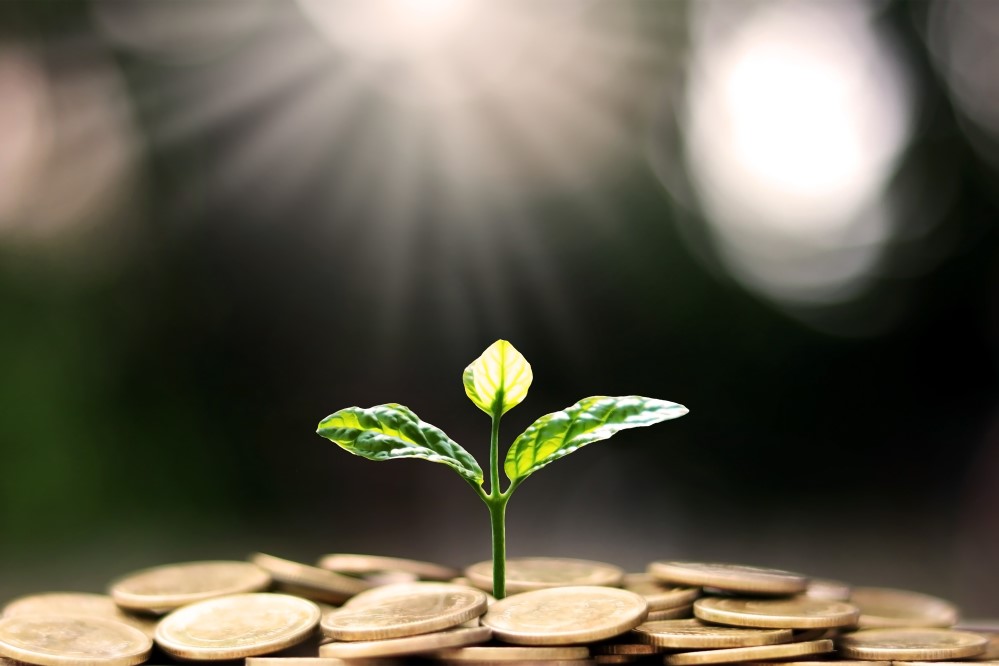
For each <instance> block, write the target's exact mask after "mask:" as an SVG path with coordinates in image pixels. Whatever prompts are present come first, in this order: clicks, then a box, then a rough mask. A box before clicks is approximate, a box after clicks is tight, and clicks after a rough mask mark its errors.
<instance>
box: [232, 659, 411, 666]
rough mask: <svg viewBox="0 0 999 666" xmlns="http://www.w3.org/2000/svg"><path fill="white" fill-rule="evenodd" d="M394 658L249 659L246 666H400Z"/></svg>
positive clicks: (399, 662) (398, 661)
mask: <svg viewBox="0 0 999 666" xmlns="http://www.w3.org/2000/svg"><path fill="white" fill-rule="evenodd" d="M402 663H403V662H401V661H400V660H399V659H392V658H380V659H379V658H375V657H372V658H371V659H337V658H336V657H247V658H246V666H400V665H401V664H402Z"/></svg>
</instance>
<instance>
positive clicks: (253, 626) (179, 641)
mask: <svg viewBox="0 0 999 666" xmlns="http://www.w3.org/2000/svg"><path fill="white" fill-rule="evenodd" d="M319 618H320V612H319V607H318V606H316V605H315V604H314V603H312V602H311V601H308V600H306V599H301V598H299V597H293V596H290V595H287V594H269V593H256V594H235V595H232V596H228V597H220V598H218V599H209V600H207V601H199V602H197V603H193V604H191V605H189V606H184V607H183V608H181V609H178V610H175V611H174V612H172V613H170V614H169V615H167V616H166V617H165V618H163V619H162V620H161V621H160V624H159V627H157V628H156V644H157V645H159V646H160V647H161V648H162V649H163V651H164V652H166V653H168V654H170V655H173V656H174V657H177V658H179V659H194V660H198V661H215V660H219V659H241V658H243V657H251V656H255V655H260V654H267V653H269V652H276V651H277V650H283V649H284V648H287V647H291V646H292V645H296V644H298V643H301V642H302V641H304V640H306V639H308V638H309V637H310V636H311V635H312V634H313V633H314V630H315V628H316V626H317V625H318V624H319Z"/></svg>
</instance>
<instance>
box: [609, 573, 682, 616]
mask: <svg viewBox="0 0 999 666" xmlns="http://www.w3.org/2000/svg"><path fill="white" fill-rule="evenodd" d="M621 587H622V588H624V589H626V590H628V591H629V592H634V593H635V594H640V595H642V596H643V597H645V601H646V603H648V604H649V612H650V613H651V612H653V611H658V610H667V609H671V608H679V607H680V606H688V605H690V604H691V603H693V601H694V599H697V597H699V596H701V590H700V588H696V587H678V586H675V585H667V584H665V583H663V582H661V581H659V580H656V579H655V578H653V577H652V576H651V575H649V574H647V573H640V574H634V573H632V574H625V575H624V580H623V581H622V582H621Z"/></svg>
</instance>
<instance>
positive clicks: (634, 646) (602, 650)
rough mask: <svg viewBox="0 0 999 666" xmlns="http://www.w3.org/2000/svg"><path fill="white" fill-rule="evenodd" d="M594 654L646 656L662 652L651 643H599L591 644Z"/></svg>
mask: <svg viewBox="0 0 999 666" xmlns="http://www.w3.org/2000/svg"><path fill="white" fill-rule="evenodd" d="M590 651H591V652H593V654H626V655H633V656H645V655H650V654H659V653H661V652H662V650H660V649H659V648H658V647H657V646H655V645H651V644H649V643H597V644H595V645H591V646H590Z"/></svg>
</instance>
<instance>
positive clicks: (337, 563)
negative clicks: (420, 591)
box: [319, 553, 460, 582]
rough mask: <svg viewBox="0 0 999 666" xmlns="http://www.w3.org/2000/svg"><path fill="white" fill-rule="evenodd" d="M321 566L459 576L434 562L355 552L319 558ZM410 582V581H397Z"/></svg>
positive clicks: (432, 576)
mask: <svg viewBox="0 0 999 666" xmlns="http://www.w3.org/2000/svg"><path fill="white" fill-rule="evenodd" d="M319 566H320V567H322V568H323V569H329V570H330V571H337V572H339V573H348V574H358V575H365V574H374V573H380V572H386V571H403V572H406V573H410V574H414V575H416V576H417V577H419V578H423V579H425V580H439V581H446V580H451V579H452V578H455V577H456V576H459V575H460V573H459V571H458V570H457V569H455V568H453V567H447V566H444V565H443V564H434V563H433V562H421V561H420V560H408V559H405V558H401V557H385V556H382V555H355V554H353V553H333V554H331V555H324V556H323V557H322V558H320V559H319ZM395 582H409V581H395Z"/></svg>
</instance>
